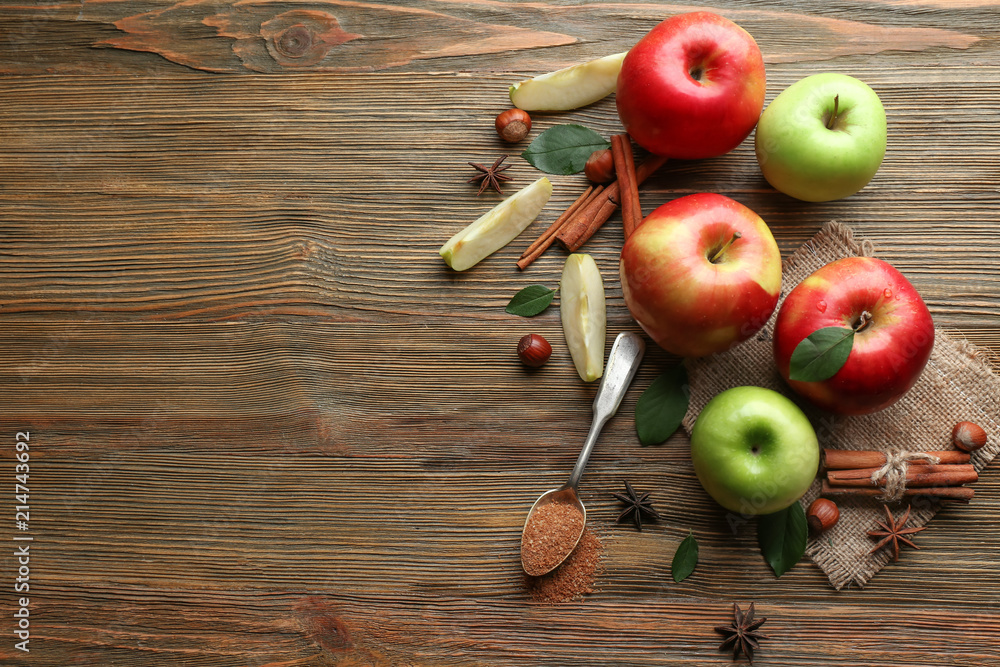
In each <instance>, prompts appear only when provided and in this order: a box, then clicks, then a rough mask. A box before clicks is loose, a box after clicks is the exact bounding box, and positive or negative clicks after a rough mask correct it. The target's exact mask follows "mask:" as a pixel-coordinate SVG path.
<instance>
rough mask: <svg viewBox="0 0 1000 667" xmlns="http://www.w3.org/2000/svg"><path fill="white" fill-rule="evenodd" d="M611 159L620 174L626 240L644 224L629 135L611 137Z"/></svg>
mask: <svg viewBox="0 0 1000 667" xmlns="http://www.w3.org/2000/svg"><path fill="white" fill-rule="evenodd" d="M611 157H612V159H613V160H614V161H615V173H616V174H618V189H619V191H620V192H621V205H622V227H623V229H624V230H625V239H626V240H628V237H629V236H631V234H632V231H633V230H634V229H635V228H636V227H638V226H639V223H640V222H642V207H641V205H640V204H639V185H638V183H636V173H635V161H634V159H633V156H632V140H631V138H630V137H629V136H628V134H616V135H614V136H612V137H611Z"/></svg>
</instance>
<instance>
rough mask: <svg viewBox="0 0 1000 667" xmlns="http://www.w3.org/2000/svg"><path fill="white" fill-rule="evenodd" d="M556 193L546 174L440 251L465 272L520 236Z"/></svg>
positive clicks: (465, 230)
mask: <svg viewBox="0 0 1000 667" xmlns="http://www.w3.org/2000/svg"><path fill="white" fill-rule="evenodd" d="M551 196H552V183H551V182H550V181H549V179H548V178H546V177H544V176H542V177H541V178H539V179H538V180H537V181H535V182H534V183H532V184H531V185H529V186H527V187H526V188H523V189H521V190H519V191H517V192H515V193H514V194H512V195H511V196H510V197H507V198H506V199H504V200H503V201H502V202H500V203H499V204H497V205H496V206H495V207H493V209H492V210H490V211H489V212H488V213H486V214H485V215H483V216H481V217H480V218H479V219H478V220H476V221H475V222H473V223H472V224H471V225H469V226H468V227H466V228H465V229H463V230H462V231H460V232H459V233H457V234H455V235H454V236H452V237H451V238H450V239H449V240H448V242H447V243H445V244H444V245H443V246H441V250H439V251H438V252H439V254H440V255H441V257H442V258H443V259H444V261H445V264H447V265H448V266H450V267H451V268H453V269H454V270H455V271H465V270H466V269H469V268H471V267H473V266H475V265H476V264H478V263H479V262H481V261H482V260H483V259H485V258H487V257H489V256H490V255H492V254H493V253H495V252H496V251H497V250H499V249H500V248H503V247H504V246H505V245H507V244H508V243H510V242H511V241H513V240H514V239H515V238H517V236H518V234H520V233H521V232H523V231H524V229H525V228H526V227H527V226H528V225H530V224H531V222H532V221H533V220H534V219H535V218H537V217H538V214H539V213H541V212H542V209H543V208H545V204H547V203H548V201H549V197H551Z"/></svg>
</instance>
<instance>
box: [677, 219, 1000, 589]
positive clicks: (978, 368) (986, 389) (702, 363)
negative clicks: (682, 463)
mask: <svg viewBox="0 0 1000 667" xmlns="http://www.w3.org/2000/svg"><path fill="white" fill-rule="evenodd" d="M856 255H862V256H873V255H874V248H873V246H872V244H871V242H869V241H859V240H857V239H855V238H854V235H853V232H852V230H851V229H850V228H849V227H847V226H846V225H842V224H840V223H837V222H829V223H827V224H826V225H824V227H823V229H822V230H820V231H819V233H817V234H816V235H815V236H814V237H813V238H812V239H810V240H809V241H808V242H807V243H805V244H804V245H803V246H802V247H801V248H799V249H798V250H797V251H796V252H795V253H794V254H793V255H792V256H791V257H789V258H788V259H786V260H785V262H784V276H783V284H782V294H781V300H779V302H778V308H780V307H781V301H782V300H784V296H785V294H787V293H788V291H790V290H791V289H792V288H793V287H794V286H796V285H798V284H799V283H800V282H801V281H802V280H803V279H804V278H805V277H806V276H808V275H809V274H810V273H812V272H813V271H815V270H816V269H818V268H820V267H821V266H823V265H824V264H827V263H829V262H832V261H834V260H836V259H840V258H842V257H850V256H856ZM775 313H777V309H775ZM773 326H774V316H772V317H771V320H770V321H769V322H768V324H767V326H765V327H764V329H762V330H761V331H760V332H759V333H758V334H757V336H755V337H754V338H751V339H750V340H748V341H746V342H745V343H743V344H742V345H739V346H737V347H735V348H733V349H732V350H729V351H727V352H724V353H721V354H716V355H712V356H710V357H706V358H704V359H697V360H689V361H688V369H689V374H690V381H691V406H690V408H689V410H688V412H687V415H685V417H684V422H683V423H684V429H685V430H686V431H687V433H688V435H690V434H691V427H692V426H693V425H694V421H695V419H696V418H697V416H698V414H699V413H700V412H701V409H702V408H703V407H704V405H705V403H707V402H708V400H709V399H711V398H712V397H713V396H715V395H716V394H718V393H719V392H721V391H724V390H726V389H729V388H730V387H738V386H742V385H757V386H760V387H768V388H770V389H774V390H776V391H779V392H781V393H783V394H785V395H786V396H789V397H790V398H792V399H793V400H795V401H796V402H797V403H798V404H799V405H800V406H802V408H803V409H804V410H805V412H806V414H807V415H809V418H810V420H811V421H812V423H813V426H814V427H815V428H816V435H817V436H818V437H819V443H820V447H828V448H836V449H869V450H871V449H878V450H884V451H894V452H896V451H904V450H907V451H928V450H943V449H954V447H953V446H952V444H951V431H952V428H953V427H954V425H955V424H956V423H957V422H959V421H972V422H975V423H977V424H979V425H980V426H982V427H983V428H984V429H986V432H987V433H988V434H989V438H988V440H987V444H986V446H985V447H983V448H982V449H981V450H979V451H978V452H976V453H975V454H974V455H973V457H972V462H973V463H974V464H975V466H976V469H977V470H982V469H983V468H984V467H986V465H987V464H989V462H990V461H991V460H992V459H993V457H994V456H996V454H997V452H998V451H1000V437H998V434H1000V377H998V376H997V374H996V373H994V372H993V370H992V369H991V368H990V365H989V363H988V362H987V361H986V360H985V359H983V358H982V357H980V356H979V354H978V352H979V350H978V349H977V348H976V347H975V346H973V345H972V344H971V343H968V342H967V341H964V340H961V339H959V338H957V337H953V336H951V335H948V334H945V333H944V332H943V331H941V330H940V329H937V330H936V333H935V340H934V350H933V352H932V353H931V358H930V361H929V362H928V363H927V367H926V368H925V369H924V372H923V374H922V375H921V377H920V379H919V380H918V381H917V384H916V385H915V386H914V387H913V389H911V390H910V391H909V392H908V393H907V394H906V395H905V396H904V397H903V398H901V399H900V400H899V401H898V402H897V403H896V404H895V405H893V406H891V407H889V408H887V409H886V410H883V411H882V412H877V413H875V414H872V415H866V416H863V417H834V416H831V415H829V414H828V413H825V412H822V411H820V410H817V409H815V408H812V407H810V406H808V404H806V403H805V402H804V401H802V400H800V399H798V398H797V397H796V396H795V395H794V393H793V392H792V391H791V390H790V389H789V388H788V387H787V386H786V385H785V384H784V382H783V381H782V380H781V377H780V376H779V375H778V372H777V370H776V369H775V366H774V360H773V357H772V351H771V330H772V327H773ZM819 487H820V484H819V481H818V480H817V481H816V482H815V483H814V484H813V485H812V487H811V488H810V489H809V491H808V493H806V494H805V496H804V497H803V498H802V504H803V507H808V505H809V503H811V502H812V501H813V499H815V498H816V497H817V496H818V495H819ZM972 502H973V504H974V503H975V502H976V501H975V499H973V500H972ZM907 504H911V505H912V512H911V514H910V521H909V524H908V525H912V526H923V525H924V524H926V523H927V522H928V521H930V519H931V517H933V516H934V514H935V513H936V512H937V510H938V509H939V506H938V505H937V503H935V502H932V501H929V500H927V499H925V498H913V499H910V500H903V501H901V503H897V504H895V505H893V506H891V507H892V509H893V510H894V511H895V512H896V513H897V514H898V513H899V512H900V511H905V509H906V506H907ZM837 505H838V506H839V507H840V521H839V522H838V523H837V525H836V526H834V527H833V528H832V529H830V530H828V531H826V532H825V533H823V534H822V535H821V536H820V537H818V538H816V539H810V541H809V544H808V546H807V547H806V554H807V555H809V556H810V557H811V558H812V559H813V561H815V563H816V564H817V565H819V567H820V568H821V569H822V570H823V572H825V573H826V575H827V577H829V579H830V583H831V584H832V585H833V587H834V588H836V589H837V590H840V589H841V588H843V587H844V586H847V585H850V584H854V585H856V586H859V587H861V586H864V584H865V583H866V582H867V581H868V580H869V579H871V577H872V576H873V575H874V574H875V573H876V572H878V571H879V570H880V569H882V567H883V566H884V565H885V564H886V563H887V562H888V561H889V558H890V556H889V551H888V550H886V549H882V550H880V551H878V552H876V553H874V554H870V553H869V552H870V551H871V549H872V547H873V546H874V544H875V543H874V541H873V540H872V539H871V538H869V537H868V535H867V534H866V533H867V531H869V530H872V529H874V528H875V527H876V525H875V521H876V519H882V520H884V518H885V516H884V510H883V509H882V503H881V501H879V500H878V499H875V498H838V499H837ZM917 541H918V543H919V535H918V536H917Z"/></svg>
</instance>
